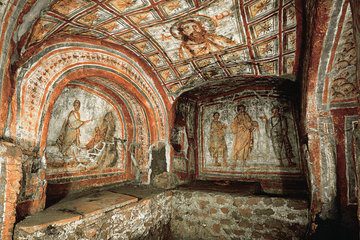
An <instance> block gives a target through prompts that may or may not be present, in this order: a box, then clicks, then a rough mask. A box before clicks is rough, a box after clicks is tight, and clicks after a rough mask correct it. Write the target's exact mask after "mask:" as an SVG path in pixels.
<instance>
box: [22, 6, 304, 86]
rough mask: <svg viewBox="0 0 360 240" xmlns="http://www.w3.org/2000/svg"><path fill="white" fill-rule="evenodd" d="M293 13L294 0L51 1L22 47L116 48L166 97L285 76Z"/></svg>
mask: <svg viewBox="0 0 360 240" xmlns="http://www.w3.org/2000/svg"><path fill="white" fill-rule="evenodd" d="M295 9H296V8H295V2H294V0H212V1H211V0H58V1H56V2H55V3H53V4H52V5H51V6H50V8H49V9H48V10H47V11H44V12H43V13H42V15H41V16H40V18H39V19H38V20H37V21H36V22H35V24H34V26H33V27H32V29H31V31H30V32H29V34H28V39H27V42H26V47H36V46H37V45H38V44H40V43H42V42H44V41H46V40H47V39H49V38H51V37H53V36H67V35H72V36H73V35H76V36H86V37H93V38H96V39H100V40H102V41H108V42H112V43H115V44H118V45H122V46H124V47H125V48H127V49H129V50H131V51H133V52H134V53H135V54H136V55H137V56H139V57H140V58H142V59H144V60H145V61H147V62H148V64H149V65H150V66H151V67H152V69H153V70H154V72H155V73H156V74H157V75H158V77H159V79H161V81H162V84H163V86H164V87H166V89H167V90H168V91H169V92H170V93H174V92H176V91H177V90H178V89H179V88H182V87H183V86H186V85H188V84H189V83H191V82H196V81H207V80H209V79H212V80H213V79H220V78H222V79H223V78H232V77H238V76H280V75H287V74H293V73H294V72H293V71H294V63H295V60H296V59H297V56H296V54H297V52H296V45H297V41H298V39H297V37H296V36H297V32H296V31H297V23H296V10H295Z"/></svg>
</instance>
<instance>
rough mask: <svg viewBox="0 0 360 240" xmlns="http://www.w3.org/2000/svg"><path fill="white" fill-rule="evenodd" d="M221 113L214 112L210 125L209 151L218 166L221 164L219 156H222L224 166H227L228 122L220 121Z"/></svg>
mask: <svg viewBox="0 0 360 240" xmlns="http://www.w3.org/2000/svg"><path fill="white" fill-rule="evenodd" d="M219 118H220V113H218V112H214V113H213V121H212V122H211V125H210V138H209V152H210V156H211V157H212V159H213V160H214V161H215V165H216V166H221V164H220V163H219V157H222V159H223V161H224V166H227V146H226V141H225V134H226V128H227V126H226V124H224V123H222V122H221V121H219Z"/></svg>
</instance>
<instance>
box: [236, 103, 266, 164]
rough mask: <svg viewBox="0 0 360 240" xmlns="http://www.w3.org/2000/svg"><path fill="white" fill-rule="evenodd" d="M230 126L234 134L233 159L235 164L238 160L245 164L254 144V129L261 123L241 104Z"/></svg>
mask: <svg viewBox="0 0 360 240" xmlns="http://www.w3.org/2000/svg"><path fill="white" fill-rule="evenodd" d="M230 127H231V132H232V133H233V134H234V142H233V152H232V155H231V159H232V160H233V161H234V165H236V163H237V161H238V160H239V161H242V163H243V164H245V161H246V159H247V158H248V156H249V154H250V152H251V149H252V146H253V131H254V130H255V129H258V128H259V125H258V123H257V122H256V121H253V120H252V119H251V117H250V115H249V114H248V113H247V112H246V107H245V105H243V104H240V105H238V106H237V115H236V116H235V118H234V120H233V122H232V123H231V126H230Z"/></svg>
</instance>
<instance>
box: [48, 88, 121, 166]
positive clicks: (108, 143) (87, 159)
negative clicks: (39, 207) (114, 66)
mask: <svg viewBox="0 0 360 240" xmlns="http://www.w3.org/2000/svg"><path fill="white" fill-rule="evenodd" d="M120 117H121V115H119V112H118V111H117V110H116V109H114V107H112V106H111V105H110V104H109V103H108V102H107V101H106V100H104V99H102V98H101V97H99V96H96V95H94V94H91V93H88V92H86V91H85V90H82V89H79V88H65V90H64V91H63V92H62V93H61V95H60V96H59V98H58V99H57V101H56V103H55V105H54V108H53V111H52V116H51V120H50V127H49V132H48V138H47V147H46V158H47V167H48V170H49V172H50V173H56V172H62V173H64V172H74V171H79V170H94V169H109V168H115V169H117V170H118V171H124V168H125V155H126V153H125V145H124V141H123V139H125V138H126V136H124V124H123V122H122V119H120Z"/></svg>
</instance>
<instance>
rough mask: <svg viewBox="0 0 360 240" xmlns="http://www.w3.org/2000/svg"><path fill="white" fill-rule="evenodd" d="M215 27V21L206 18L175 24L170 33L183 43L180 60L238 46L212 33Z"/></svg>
mask: <svg viewBox="0 0 360 240" xmlns="http://www.w3.org/2000/svg"><path fill="white" fill-rule="evenodd" d="M205 25H207V28H208V29H206V28H205ZM215 26H216V24H215V23H214V22H213V20H212V19H211V18H209V17H206V16H197V17H192V18H190V19H186V20H182V21H179V22H177V23H175V24H174V25H173V26H172V27H171V29H170V32H171V34H172V36H173V37H175V38H176V39H179V40H181V41H182V42H181V44H180V47H179V57H180V59H182V60H183V59H188V58H192V57H197V56H201V55H204V54H209V53H212V52H216V51H220V50H222V49H224V48H226V47H232V46H235V45H236V43H235V42H234V41H233V40H231V39H229V38H227V37H224V36H220V35H217V34H215V33H212V32H214V31H215Z"/></svg>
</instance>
